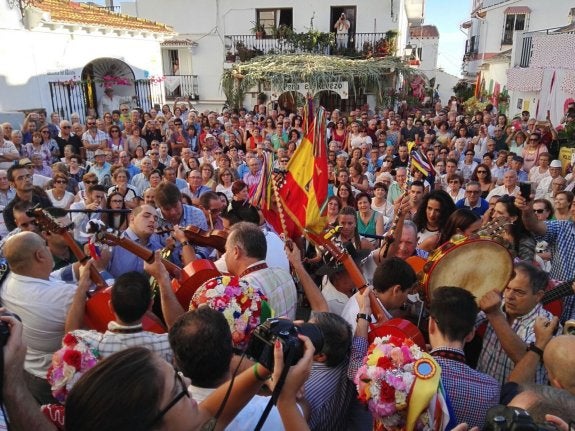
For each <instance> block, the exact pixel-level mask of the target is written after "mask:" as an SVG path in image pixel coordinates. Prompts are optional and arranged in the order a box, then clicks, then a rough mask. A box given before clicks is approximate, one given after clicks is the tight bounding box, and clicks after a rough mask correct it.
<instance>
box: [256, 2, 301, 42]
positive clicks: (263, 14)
mask: <svg viewBox="0 0 575 431" xmlns="http://www.w3.org/2000/svg"><path fill="white" fill-rule="evenodd" d="M256 18H257V23H258V24H263V26H264V27H265V29H266V35H267V36H270V37H271V36H272V35H273V29H274V28H278V27H279V26H280V25H285V26H287V27H289V28H293V10H292V9H291V8H290V9H257V10H256Z"/></svg>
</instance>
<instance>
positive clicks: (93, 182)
mask: <svg viewBox="0 0 575 431" xmlns="http://www.w3.org/2000/svg"><path fill="white" fill-rule="evenodd" d="M84 184H98V180H94V181H87V180H86V181H84Z"/></svg>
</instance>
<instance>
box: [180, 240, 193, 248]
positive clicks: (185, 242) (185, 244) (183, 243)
mask: <svg viewBox="0 0 575 431" xmlns="http://www.w3.org/2000/svg"><path fill="white" fill-rule="evenodd" d="M180 244H182V247H185V246H187V245H190V246H191V245H192V244H191V243H190V241H182V242H181V243H180Z"/></svg>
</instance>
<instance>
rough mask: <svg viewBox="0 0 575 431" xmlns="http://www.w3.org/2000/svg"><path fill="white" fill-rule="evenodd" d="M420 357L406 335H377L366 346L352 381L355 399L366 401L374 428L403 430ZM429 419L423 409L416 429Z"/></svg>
mask: <svg viewBox="0 0 575 431" xmlns="http://www.w3.org/2000/svg"><path fill="white" fill-rule="evenodd" d="M422 358H423V352H422V351H421V349H420V348H419V347H418V346H417V344H415V343H414V342H413V341H412V340H411V339H410V338H406V339H402V338H399V337H394V336H385V337H379V338H376V339H375V340H374V341H373V343H372V344H371V345H370V346H369V349H368V351H367V356H366V357H365V358H364V364H363V365H362V366H361V367H360V368H359V370H358V372H357V374H356V376H355V384H356V386H357V391H358V393H359V400H360V401H361V402H362V403H364V404H367V406H368V409H369V410H370V411H371V413H372V414H373V416H374V417H375V419H376V427H375V428H374V429H377V430H380V429H386V430H404V429H405V426H406V422H407V414H408V401H409V397H410V394H411V390H412V387H413V385H414V383H415V380H416V374H417V371H416V363H417V361H419V360H422ZM429 422H430V421H429V415H428V414H427V412H424V413H423V414H422V415H421V416H420V417H419V421H418V426H417V429H427V428H428V427H429Z"/></svg>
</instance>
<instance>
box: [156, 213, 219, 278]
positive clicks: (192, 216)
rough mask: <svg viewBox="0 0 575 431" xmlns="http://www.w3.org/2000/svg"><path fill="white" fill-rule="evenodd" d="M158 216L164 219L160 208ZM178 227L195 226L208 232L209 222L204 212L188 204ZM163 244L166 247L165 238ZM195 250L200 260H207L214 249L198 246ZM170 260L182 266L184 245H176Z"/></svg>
mask: <svg viewBox="0 0 575 431" xmlns="http://www.w3.org/2000/svg"><path fill="white" fill-rule="evenodd" d="M158 214H159V216H160V217H162V212H161V210H160V209H159V208H158ZM178 225H179V226H181V227H182V228H184V227H186V226H190V225H193V226H197V227H199V228H200V229H203V230H206V231H207V230H209V227H208V222H207V221H206V216H205V215H204V213H203V212H202V210H201V209H199V208H196V207H193V206H190V205H186V204H182V218H181V219H180V221H179V222H178ZM161 242H162V245H165V239H164V238H162V240H161ZM194 249H195V250H196V255H197V256H198V258H199V259H206V258H207V257H208V256H210V254H211V253H212V251H213V248H211V247H200V246H197V247H194ZM170 260H171V261H172V262H173V263H175V264H176V265H178V266H180V267H181V266H182V245H181V244H180V243H177V244H176V247H175V248H174V250H173V251H172V255H171V256H170Z"/></svg>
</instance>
